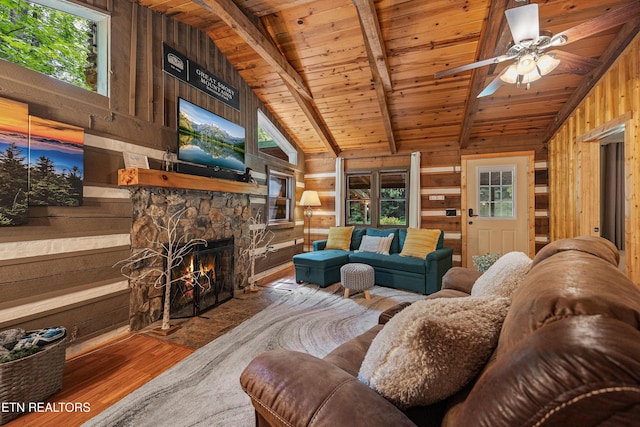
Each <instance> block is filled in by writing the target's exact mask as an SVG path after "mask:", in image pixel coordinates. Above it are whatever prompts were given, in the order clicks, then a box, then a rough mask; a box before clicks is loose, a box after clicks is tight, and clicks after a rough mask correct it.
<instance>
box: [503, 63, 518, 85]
mask: <svg viewBox="0 0 640 427" xmlns="http://www.w3.org/2000/svg"><path fill="white" fill-rule="evenodd" d="M500 80H502V81H503V82H505V83H509V84H515V83H516V82H517V81H518V71H516V66H515V64H512V65H509V67H508V68H507V69H506V71H505V72H504V73H502V74H501V75H500Z"/></svg>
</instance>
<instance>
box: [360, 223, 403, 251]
mask: <svg viewBox="0 0 640 427" xmlns="http://www.w3.org/2000/svg"><path fill="white" fill-rule="evenodd" d="M391 233H393V242H391V248H389V253H391V254H395V253H398V252H400V241H399V239H398V229H397V228H385V229H379V228H367V236H377V237H387V236H388V235H389V234H391Z"/></svg>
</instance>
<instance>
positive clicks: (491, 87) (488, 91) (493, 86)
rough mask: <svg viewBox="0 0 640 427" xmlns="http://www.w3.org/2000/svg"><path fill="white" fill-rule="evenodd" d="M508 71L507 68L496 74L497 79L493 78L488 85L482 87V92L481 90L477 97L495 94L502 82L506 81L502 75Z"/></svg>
mask: <svg viewBox="0 0 640 427" xmlns="http://www.w3.org/2000/svg"><path fill="white" fill-rule="evenodd" d="M506 72H507V69H506V68H505V69H504V70H502V72H501V73H500V74H498V75H497V76H496V78H495V79H493V80H491V83H489V84H488V85H487V87H485V88H484V89H482V92H480V93H479V94H478V96H477V98H482V97H485V96H489V95H493V94H494V93H495V91H497V90H498V89H500V86H502V84H503V83H504V82H503V81H502V80H501V79H500V77H502V75H503V74H504V73H506Z"/></svg>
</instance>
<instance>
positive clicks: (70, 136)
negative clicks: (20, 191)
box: [29, 116, 84, 206]
mask: <svg viewBox="0 0 640 427" xmlns="http://www.w3.org/2000/svg"><path fill="white" fill-rule="evenodd" d="M29 171H30V176H29V205H31V206H80V205H82V196H83V184H84V130H83V129H82V128H78V127H75V126H71V125H67V124H64V123H58V122H55V121H53V120H47V119H42V118H39V117H35V116H30V117H29Z"/></svg>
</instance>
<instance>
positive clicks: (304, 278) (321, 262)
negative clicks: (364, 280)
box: [293, 249, 349, 288]
mask: <svg viewBox="0 0 640 427" xmlns="http://www.w3.org/2000/svg"><path fill="white" fill-rule="evenodd" d="M348 262H349V253H348V252H346V251H341V250H338V249H328V250H324V251H314V252H307V253H304V254H298V255H294V256H293V265H294V266H295V269H296V282H298V283H301V282H308V283H313V284H316V285H319V286H320V287H322V288H325V287H327V286H329V285H330V284H332V283H336V282H339V281H340V267H342V266H343V265H345V264H346V263H348Z"/></svg>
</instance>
